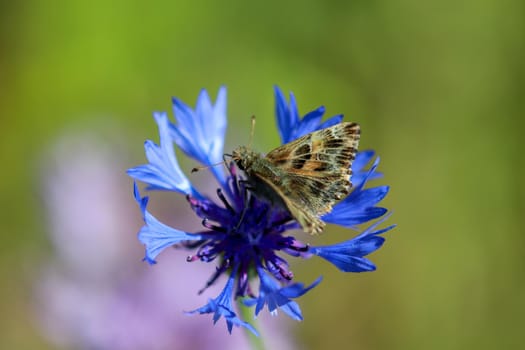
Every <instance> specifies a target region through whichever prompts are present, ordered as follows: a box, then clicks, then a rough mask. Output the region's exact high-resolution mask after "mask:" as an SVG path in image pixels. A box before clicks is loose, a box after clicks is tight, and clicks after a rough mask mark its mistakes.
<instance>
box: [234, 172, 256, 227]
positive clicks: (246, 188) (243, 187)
mask: <svg viewBox="0 0 525 350" xmlns="http://www.w3.org/2000/svg"><path fill="white" fill-rule="evenodd" d="M238 183H239V185H240V186H241V191H242V198H243V199H242V201H243V206H242V212H241V217H240V218H239V221H238V222H237V225H236V226H235V230H236V231H237V230H238V229H239V227H240V226H241V223H242V221H243V220H244V215H245V214H246V211H247V210H248V205H249V201H250V197H249V195H248V191H251V190H253V189H254V187H252V186H250V185H249V183H250V182H249V181H247V180H239V181H238Z"/></svg>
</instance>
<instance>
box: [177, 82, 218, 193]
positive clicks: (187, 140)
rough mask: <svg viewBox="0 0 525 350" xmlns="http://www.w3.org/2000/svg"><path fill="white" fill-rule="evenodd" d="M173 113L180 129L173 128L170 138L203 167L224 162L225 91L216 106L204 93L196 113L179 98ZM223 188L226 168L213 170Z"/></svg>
mask: <svg viewBox="0 0 525 350" xmlns="http://www.w3.org/2000/svg"><path fill="white" fill-rule="evenodd" d="M173 110H174V113H175V118H176V120H177V125H175V124H170V131H171V137H173V140H174V141H175V143H176V144H177V145H178V146H179V147H180V148H181V149H182V150H183V151H184V153H186V154H187V155H188V156H190V157H192V158H194V159H196V160H197V161H199V162H201V163H202V164H204V165H213V164H216V163H219V162H221V161H222V156H223V153H224V150H223V149H224V136H225V133H226V88H225V87H221V88H220V89H219V93H218V94H217V100H216V102H215V105H213V104H212V102H211V100H210V97H209V95H208V93H207V92H206V90H204V89H203V90H201V93H200V94H199V97H198V99H197V105H196V107H195V110H193V109H192V108H191V107H189V106H188V105H186V104H185V103H184V102H182V101H180V100H179V99H177V98H173ZM210 169H211V171H212V172H213V174H214V175H215V176H216V177H217V179H218V180H219V181H220V182H221V183H222V184H224V183H225V179H226V178H225V173H224V169H223V167H220V166H215V167H212V168H210Z"/></svg>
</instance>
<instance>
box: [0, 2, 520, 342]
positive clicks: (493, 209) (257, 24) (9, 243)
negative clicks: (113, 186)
mask: <svg viewBox="0 0 525 350" xmlns="http://www.w3.org/2000/svg"><path fill="white" fill-rule="evenodd" d="M524 14H525V5H524V3H523V2H522V1H519V0H503V1H495V0H494V1H491V0H466V1H447V0H439V1H416V0H401V1H387V0H372V1H314V0H303V1H297V2H283V1H273V0H271V1H264V2H246V1H240V0H237V1H228V2H219V1H216V2H213V1H166V2H150V3H146V2H129V1H113V2H107V1H100V0H93V1H89V2H83V1H52V2H49V1H25V2H6V1H4V2H2V3H1V4H0V98H1V100H0V156H1V158H0V164H1V168H2V171H1V174H2V175H1V181H0V192H1V201H2V210H0V232H1V234H2V244H1V245H0V280H1V281H2V282H1V283H2V287H1V289H0V310H1V312H0V348H2V349H55V348H57V347H58V346H59V345H57V344H56V343H54V342H53V340H52V338H50V337H49V335H46V330H45V327H42V325H41V323H42V322H41V319H42V315H41V313H42V309H41V307H40V306H41V304H42V303H43V302H44V303H45V301H42V299H41V298H42V296H41V294H39V293H40V292H39V290H40V289H39V288H41V287H40V286H41V281H40V280H41V279H42V274H43V272H42V269H43V266H46V265H48V264H51V265H52V264H53V262H57V261H58V262H59V261H60V260H57V259H56V254H57V248H56V243H52V239H51V238H50V237H53V232H51V231H52V230H53V229H54V228H53V225H52V223H53V220H54V219H53V218H52V217H50V215H51V214H53V213H55V214H56V213H57V212H58V213H60V212H61V210H60V206H59V207H58V208H59V209H55V210H51V209H50V203H49V201H50V200H51V199H50V197H49V196H48V195H46V194H47V192H46V190H45V189H46V186H49V183H48V182H49V181H53V179H55V181H57V177H53V176H49V175H48V174H49V172H53V168H54V166H55V165H56V164H57V163H56V162H59V161H61V160H62V161H63V162H62V166H64V164H65V165H66V168H67V164H68V163H67V161H68V159H69V161H72V160H71V158H67V157H66V158H65V159H66V160H65V163H64V159H63V158H62V157H61V156H60V153H58V154H57V153H53V149H55V148H56V147H57V144H61V142H62V141H61V140H63V139H64V138H66V139H67V138H70V139H71V138H73V139H74V138H75V137H76V136H75V135H79V134H82V135H84V134H89V135H92V136H93V135H94V139H95V140H97V141H95V142H94V144H95V145H98V146H100V144H104V145H105V146H104V147H102V148H94V149H96V150H98V151H100V154H104V155H107V152H115V153H114V154H116V155H118V156H117V157H116V159H117V161H114V162H113V163H111V162H110V163H109V164H110V165H108V166H111V165H113V166H115V167H118V169H116V170H115V169H112V171H116V172H117V173H118V174H119V175H118V176H119V180H118V181H117V183H118V184H119V186H120V185H122V186H124V187H128V188H129V198H125V199H124V203H126V201H129V202H130V203H131V205H133V203H132V201H133V199H132V195H131V187H132V185H131V184H132V182H131V180H130V179H129V178H127V177H126V176H125V174H124V171H125V169H126V168H127V167H130V166H134V165H137V164H141V163H143V162H144V155H143V147H142V143H143V141H144V139H146V138H150V139H153V140H158V138H157V137H158V136H157V130H156V126H155V123H154V121H153V119H152V118H151V112H152V111H154V110H170V109H171V106H170V97H171V96H177V97H179V98H181V99H182V100H184V101H186V102H187V103H189V104H191V105H193V104H194V101H195V100H196V97H197V94H198V92H199V90H200V89H201V88H207V89H208V90H209V91H210V94H211V95H212V96H213V97H214V96H215V95H216V91H217V89H218V87H219V86H221V85H223V84H224V85H226V86H227V88H228V117H229V132H228V143H227V147H234V146H236V145H237V144H242V143H246V141H247V136H246V135H247V133H248V130H249V117H250V116H251V115H252V114H255V115H256V116H257V127H256V137H255V139H256V142H255V144H256V147H257V148H258V149H260V150H268V149H270V148H271V147H274V146H276V145H277V143H278V137H277V132H276V129H275V124H274V113H273V108H274V100H273V85H274V84H278V85H279V86H280V87H281V88H282V89H283V91H285V92H288V91H293V92H294V93H295V95H296V97H297V100H298V105H299V108H300V111H301V113H303V114H304V113H306V112H308V111H310V110H312V109H314V108H316V107H318V106H319V105H325V106H326V107H327V114H329V115H333V114H337V113H344V114H345V118H346V120H352V121H357V122H359V123H360V124H361V125H362V130H363V134H362V148H374V149H375V150H376V151H377V152H378V153H379V155H380V156H381V165H380V170H381V171H382V172H384V174H385V177H384V179H382V180H380V181H379V182H377V183H378V184H380V183H383V184H389V185H390V186H391V192H390V194H389V196H388V197H387V198H386V200H385V201H384V205H385V206H387V207H388V208H390V209H392V210H393V211H394V214H393V216H392V217H391V219H390V222H395V223H397V224H398V227H397V228H396V229H395V230H394V231H391V232H389V233H388V235H387V237H388V241H387V244H386V245H385V246H384V247H383V248H382V249H381V250H379V251H378V252H377V253H375V254H374V255H373V256H372V260H373V261H374V262H376V263H377V265H378V270H377V271H376V272H374V273H369V274H358V275H344V274H342V273H340V272H339V271H337V270H336V269H335V268H334V267H333V266H331V265H329V264H328V263H325V262H322V261H318V260H310V261H307V262H305V263H299V264H297V265H295V267H294V270H295V272H296V275H297V276H298V279H300V280H303V281H305V282H309V281H312V280H313V279H314V278H316V277H317V276H318V275H319V274H323V275H324V277H325V278H324V281H323V283H322V284H321V285H320V286H319V287H317V288H316V289H315V290H313V291H311V292H310V293H309V294H307V295H306V296H304V297H302V298H301V300H300V304H301V306H302V309H303V313H304V315H305V321H304V322H302V323H300V324H296V325H295V326H294V327H293V328H291V329H290V330H289V336H290V338H291V339H292V342H294V343H295V344H297V345H296V346H297V347H300V348H305V349H321V348H353V349H444V348H446V349H470V348H476V349H494V348H506V349H510V348H518V347H519V344H521V343H522V340H523V325H524V324H525V298H524V297H523V296H524V295H525V294H524V293H525V279H524V271H525V270H524V267H525V254H524V253H525V232H524V231H523V228H522V227H523V223H524V221H523V220H524V219H523V218H524V213H525V211H524V209H525V206H524V201H523V200H524V197H525V186H524V185H523V180H524V179H525V174H524V169H525V167H524V160H523V159H524V156H523V154H522V153H523V151H524V146H525V142H524V137H523V133H524V131H525V128H524V124H525V122H524V117H525V116H524V110H525V108H524V107H525V103H524V101H525V96H524V91H525V86H524V85H525V84H524V82H525V65H524V62H525V36H524V35H523V33H525V28H524V27H525V24H524V23H525V21H524V20H525V15H524ZM100 140H101V141H100ZM66 148H67V147H66ZM88 148H89V147H88ZM69 151H71V149H70V150H69ZM73 151H74V149H73ZM73 154H74V153H73ZM95 154H96V152H95ZM70 155H71V154H70ZM73 159H74V157H73ZM183 165H184V166H186V168H188V169H189V168H190V167H191V166H192V164H191V163H190V162H187V163H184V162H183ZM95 180H96V177H95V178H91V179H90V178H89V177H88V179H86V180H85V181H84V182H83V184H84V186H85V187H86V188H88V189H89V188H93V189H95V188H97V186H99V184H98V183H97V181H95ZM46 181H47V185H46ZM55 185H56V184H55ZM59 185H60V184H59ZM73 195H74V194H73ZM102 199H103V196H102ZM82 200H83V198H82V197H80V196H79V197H78V201H82ZM163 200H166V201H168V202H169V201H173V203H175V202H177V201H176V200H172V199H171V197H169V199H166V198H164V199H163ZM55 204H56V203H55ZM64 205H65V204H64ZM66 209H67V208H64V210H66ZM163 210H164V212H165V213H169V208H168V209H166V208H164V209H163ZM138 216H139V212H138V210H137V211H131V214H130V215H129V216H128V217H125V218H124V219H123V220H121V221H122V222H123V225H126V227H131V228H130V232H129V235H123V236H122V237H121V241H122V244H123V245H126V246H129V247H135V248H133V249H131V250H130V252H132V253H130V254H133V256H132V257H131V258H129V259H130V260H129V261H130V262H131V263H129V269H130V270H136V269H138V268H140V267H137V266H139V265H140V264H142V263H141V262H140V259H141V254H142V253H141V250H140V246H139V245H138V243H137V242H136V241H135V233H136V230H137V229H138V228H139V226H140V223H139V222H138V221H137V217H138ZM164 217H165V218H166V217H167V216H166V215H165V216H164ZM128 218H129V220H128ZM95 227H96V225H95ZM330 235H331V233H330V231H329V230H328V233H326V234H325V235H323V237H320V238H319V239H320V240H325V241H331V240H332V239H336V238H332V237H337V239H339V238H341V237H343V236H344V233H343V232H334V233H333V236H332V237H330ZM99 239H102V241H100V242H101V243H100V244H101V245H104V238H103V237H102V238H100V237H99ZM166 254H168V253H166ZM170 254H171V255H176V253H175V252H173V253H172V252H170ZM168 255H169V254H168ZM180 257H181V259H183V256H182V255H181V256H180ZM124 266H128V265H124ZM95 268H97V269H98V268H101V267H100V266H94V267H93V269H95ZM102 268H103V267H102ZM123 268H124V269H125V267H123ZM188 268H191V267H188ZM76 278H80V279H81V278H82V275H77V276H76ZM173 278H176V276H174V277H173ZM203 303H204V302H203ZM195 306H198V305H191V306H188V307H187V308H186V309H189V308H190V307H195ZM282 317H285V316H283V315H282ZM204 318H206V321H207V322H209V323H211V320H210V319H209V318H208V317H207V316H204ZM50 322H52V321H50ZM221 322H222V321H221ZM219 327H221V328H223V327H224V325H223V324H222V323H221V324H220V325H219ZM216 345H217V344H216ZM69 347H71V345H66V346H65V348H69ZM71 348H81V346H80V345H79V346H78V347H77V346H73V347H71Z"/></svg>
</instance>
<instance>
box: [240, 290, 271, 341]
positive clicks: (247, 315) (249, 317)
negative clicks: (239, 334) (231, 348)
mask: <svg viewBox="0 0 525 350" xmlns="http://www.w3.org/2000/svg"><path fill="white" fill-rule="evenodd" d="M237 306H238V307H239V310H240V314H241V317H242V319H243V320H245V321H248V322H250V323H251V324H252V325H253V326H254V327H255V326H256V324H257V322H256V320H255V317H254V316H253V314H252V313H251V312H250V311H251V309H250V308H249V307H247V306H246V305H244V304H243V303H242V301H241V299H240V298H239V299H237ZM255 328H257V327H255ZM246 333H247V334H248V341H249V343H250V344H251V346H250V347H251V349H252V350H264V349H265V347H264V342H263V340H262V338H261V336H260V335H259V336H256V335H254V334H253V333H252V332H250V331H249V330H247V329H246Z"/></svg>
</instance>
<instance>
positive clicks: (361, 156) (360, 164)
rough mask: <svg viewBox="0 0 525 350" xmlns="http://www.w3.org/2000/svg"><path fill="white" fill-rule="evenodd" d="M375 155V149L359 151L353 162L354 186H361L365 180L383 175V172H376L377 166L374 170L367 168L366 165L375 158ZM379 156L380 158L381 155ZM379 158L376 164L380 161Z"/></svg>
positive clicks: (352, 179)
mask: <svg viewBox="0 0 525 350" xmlns="http://www.w3.org/2000/svg"><path fill="white" fill-rule="evenodd" d="M374 155H375V152H374V151H373V150H366V151H361V152H357V155H356V156H355V159H354V161H353V162H352V178H351V181H352V184H353V185H354V186H359V185H360V184H361V183H363V182H364V181H365V180H374V179H378V178H380V177H382V176H383V174H382V173H380V172H376V171H375V168H374V171H373V172H371V171H370V170H366V169H365V166H366V165H367V164H368V163H369V162H370V161H371V160H372V158H374ZM377 158H378V159H379V157H377ZM378 159H376V161H375V162H374V164H375V163H376V162H377V163H378V162H379V160H378Z"/></svg>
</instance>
